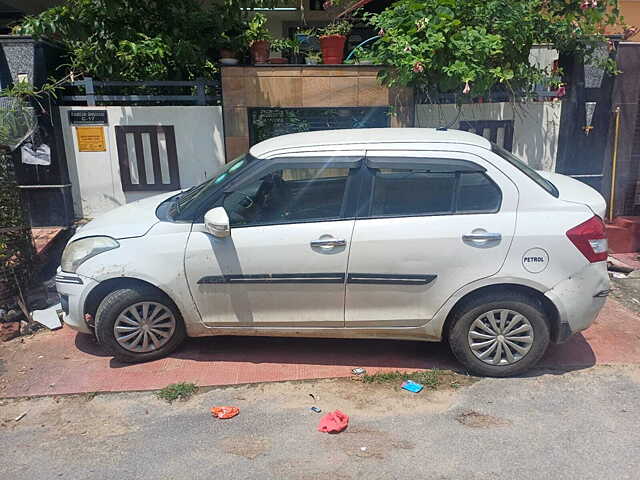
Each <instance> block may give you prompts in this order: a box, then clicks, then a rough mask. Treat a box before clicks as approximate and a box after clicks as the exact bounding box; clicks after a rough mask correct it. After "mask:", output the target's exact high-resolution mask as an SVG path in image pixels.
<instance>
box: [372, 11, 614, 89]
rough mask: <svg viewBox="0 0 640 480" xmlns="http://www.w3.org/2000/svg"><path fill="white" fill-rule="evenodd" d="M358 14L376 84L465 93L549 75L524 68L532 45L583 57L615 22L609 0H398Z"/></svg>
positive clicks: (517, 85) (523, 85) (522, 84)
mask: <svg viewBox="0 0 640 480" xmlns="http://www.w3.org/2000/svg"><path fill="white" fill-rule="evenodd" d="M365 18H366V19H367V21H368V22H369V23H370V24H371V25H372V26H373V27H374V28H376V29H378V35H379V36H380V37H381V38H380V40H378V41H377V42H376V43H375V44H373V46H372V47H371V49H370V50H369V59H370V60H373V62H374V63H376V64H383V65H388V68H386V69H385V70H383V71H382V72H381V73H380V79H381V80H382V82H383V83H384V84H386V85H388V86H394V85H399V86H419V87H422V88H425V89H428V90H433V91H438V92H459V93H464V94H471V95H481V94H483V93H486V92H487V91H488V90H489V89H491V88H492V87H493V86H495V85H496V84H502V85H503V86H504V87H505V88H506V89H510V90H525V91H526V90H527V89H529V88H530V87H531V86H532V85H533V84H536V83H541V82H543V81H545V79H546V80H549V79H551V78H552V76H553V75H554V74H555V75H556V77H555V79H556V80H557V74H558V73H559V72H549V71H544V70H542V69H540V68H538V67H536V66H533V65H530V63H529V52H530V50H531V47H532V46H533V45H536V44H551V45H552V46H554V47H555V48H557V49H558V50H559V51H560V52H562V53H567V52H575V53H577V54H587V55H588V54H590V52H592V51H593V49H594V48H595V46H596V45H599V44H601V42H603V41H604V37H603V35H602V30H603V27H604V26H605V25H613V24H617V23H619V21H620V18H619V11H618V8H617V0H468V1H464V2H461V1H457V0H398V1H397V2H396V3H394V4H392V5H391V6H390V7H389V8H388V9H386V10H384V11H383V12H381V13H379V14H373V15H365Z"/></svg>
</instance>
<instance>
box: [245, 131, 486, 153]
mask: <svg viewBox="0 0 640 480" xmlns="http://www.w3.org/2000/svg"><path fill="white" fill-rule="evenodd" d="M398 143H412V144H416V143H418V144H430V143H453V144H461V143H462V144H466V145H473V146H477V147H482V148H489V149H490V148H491V143H490V142H489V140H487V139H486V138H484V137H481V136H480V135H476V134H474V133H469V132H464V131H462V130H449V129H435V128H354V129H342V130H320V131H314V132H303V133H291V134H288V135H282V136H279V137H274V138H270V139H268V140H265V141H263V142H260V143H258V144H256V145H254V146H253V147H251V150H250V153H251V155H253V156H254V157H256V158H264V157H266V156H268V155H269V154H271V153H274V152H276V151H278V152H279V153H286V151H287V150H299V149H304V148H311V149H314V150H315V149H317V147H328V148H329V149H331V147H338V146H346V145H359V146H362V145H365V146H366V145H373V144H375V145H377V146H381V144H398ZM425 147H427V145H425ZM413 149H415V145H414V146H413Z"/></svg>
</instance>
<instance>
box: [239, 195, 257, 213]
mask: <svg viewBox="0 0 640 480" xmlns="http://www.w3.org/2000/svg"><path fill="white" fill-rule="evenodd" d="M240 195H242V197H243V199H242V200H240V201H239V202H238V205H240V206H241V207H242V208H244V209H245V210H248V209H249V208H251V207H253V205H254V204H255V202H254V201H253V198H251V197H250V196H249V195H247V194H246V193H241V194H240Z"/></svg>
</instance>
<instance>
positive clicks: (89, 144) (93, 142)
mask: <svg viewBox="0 0 640 480" xmlns="http://www.w3.org/2000/svg"><path fill="white" fill-rule="evenodd" d="M75 128H76V135H77V137H78V151H79V152H106V151H107V145H106V143H105V141H104V127H75Z"/></svg>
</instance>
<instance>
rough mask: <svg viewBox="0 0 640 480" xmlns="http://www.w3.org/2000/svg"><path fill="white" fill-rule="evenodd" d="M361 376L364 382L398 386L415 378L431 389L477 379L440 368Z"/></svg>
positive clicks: (461, 385) (466, 382)
mask: <svg viewBox="0 0 640 480" xmlns="http://www.w3.org/2000/svg"><path fill="white" fill-rule="evenodd" d="M361 378H362V381H363V382H364V383H373V384H380V385H384V384H394V385H397V386H398V387H399V386H400V384H401V383H402V382H403V381H404V380H413V381H414V382H417V383H420V384H422V385H424V387H425V388H426V389H431V390H435V389H438V388H452V389H458V388H461V387H463V386H465V385H470V384H471V383H473V382H475V381H476V379H474V378H473V377H469V376H467V375H459V374H457V373H455V372H451V371H448V370H438V369H433V370H421V371H417V372H397V371H396V372H380V373H374V374H372V375H368V374H367V375H363V376H362V377H361Z"/></svg>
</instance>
